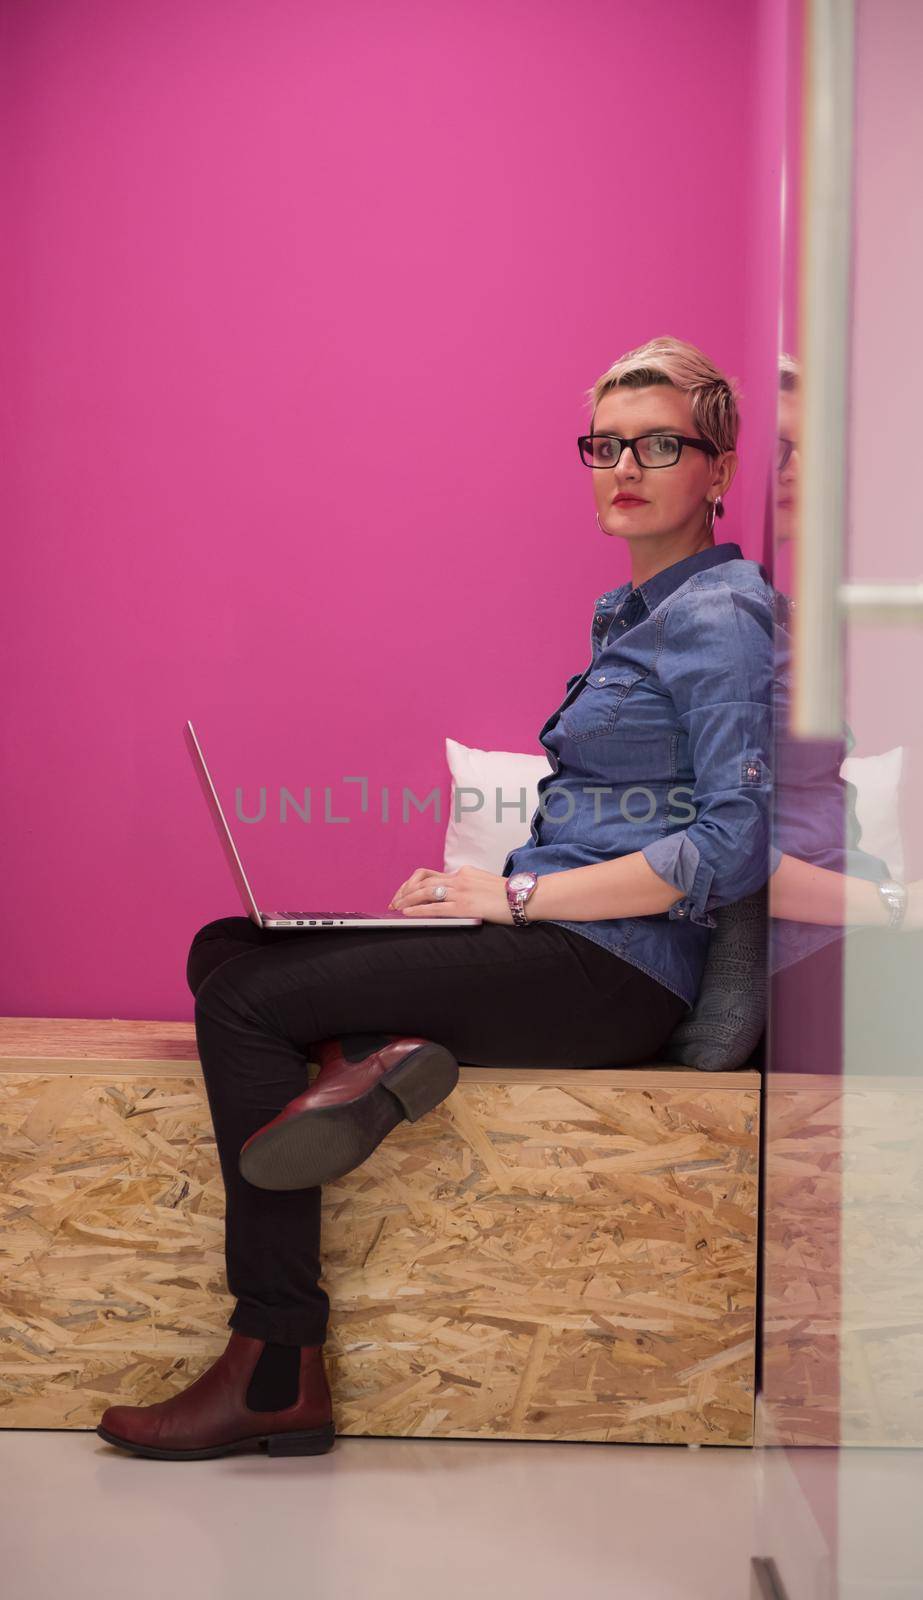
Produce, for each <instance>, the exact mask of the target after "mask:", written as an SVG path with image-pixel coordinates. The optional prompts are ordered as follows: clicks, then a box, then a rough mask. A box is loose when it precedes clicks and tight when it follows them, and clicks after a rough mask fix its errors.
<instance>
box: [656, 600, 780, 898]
mask: <svg viewBox="0 0 923 1600" xmlns="http://www.w3.org/2000/svg"><path fill="white" fill-rule="evenodd" d="M657 673H658V677H659V679H660V682H661V683H662V684H663V686H664V687H665V688H666V690H667V691H668V692H669V694H670V696H671V698H672V700H673V703H674V707H675V710H676V714H677V716H678V718H679V721H680V724H681V726H682V727H683V729H684V731H685V733H686V736H687V738H688V747H689V761H690V764H691V766H692V770H693V772H694V774H695V782H694V787H693V789H692V793H691V795H690V794H689V790H688V788H687V787H681V788H679V789H678V790H677V794H676V800H677V805H679V804H681V805H682V807H683V808H684V809H685V808H687V807H692V808H694V811H695V820H694V821H692V822H690V823H688V824H687V825H686V826H685V827H682V828H676V829H674V830H673V831H672V832H670V833H667V834H664V836H663V837H662V838H660V839H655V840H654V841H653V842H652V843H651V844H649V845H645V846H644V848H643V849H642V851H641V854H642V855H643V856H644V857H645V859H646V861H647V863H648V865H649V866H650V867H651V868H652V869H653V871H654V872H656V873H657V875H658V877H660V878H663V879H664V881H665V882H666V883H669V884H672V886H673V887H674V888H675V889H680V890H682V898H681V899H679V900H676V901H674V903H673V905H672V906H670V907H669V911H668V915H669V917H670V919H671V920H675V919H678V918H688V919H689V920H690V921H692V922H699V923H702V924H704V926H706V927H708V928H714V927H716V926H717V919H716V918H715V916H714V915H713V913H714V912H715V911H716V910H717V909H718V907H719V906H724V905H731V904H732V903H733V902H734V901H737V900H743V899H745V898H746V896H747V895H749V894H753V893H754V892H755V891H756V890H757V889H759V888H760V887H761V886H762V885H763V884H764V883H766V881H767V879H768V877H769V875H770V860H771V858H772V855H773V852H772V846H771V839H770V835H771V829H772V759H773V744H772V738H773V612H772V607H771V604H770V601H769V599H768V596H767V597H764V595H763V594H762V593H761V592H760V591H757V590H736V589H732V588H730V586H728V585H720V586H718V587H707V588H702V589H693V590H692V591H691V592H689V593H688V594H686V595H683V596H682V597H681V598H680V599H679V600H678V601H677V602H676V603H675V604H674V605H672V606H671V607H670V609H669V612H668V614H667V616H666V619H665V621H664V627H663V636H662V642H661V647H660V651H659V653H658V657H657ZM776 866H778V859H776V860H775V861H774V865H773V870H774V869H775V867H776Z"/></svg>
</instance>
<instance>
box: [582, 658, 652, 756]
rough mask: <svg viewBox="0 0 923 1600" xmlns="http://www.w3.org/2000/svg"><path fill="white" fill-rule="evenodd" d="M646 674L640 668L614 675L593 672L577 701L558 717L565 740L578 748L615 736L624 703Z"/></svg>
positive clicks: (605, 672)
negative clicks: (584, 744)
mask: <svg viewBox="0 0 923 1600" xmlns="http://www.w3.org/2000/svg"><path fill="white" fill-rule="evenodd" d="M647 673H648V669H647V668H643V667H638V668H628V669H626V668H624V667H622V668H616V669H615V670H614V671H613V670H609V671H607V670H606V668H605V667H600V668H599V670H598V671H597V670H596V669H595V668H594V669H593V671H592V672H591V673H590V674H589V676H588V678H587V680H586V683H585V684H584V686H583V688H582V689H581V691H580V693H579V694H578V696H577V698H576V700H574V701H573V702H572V703H571V705H569V706H568V707H567V709H566V711H563V712H562V713H561V724H562V726H563V728H564V732H565V733H566V734H567V737H568V738H569V739H573V740H574V742H575V744H580V743H582V742H583V740H585V739H603V738H606V737H607V736H609V735H611V734H613V733H615V731H616V729H617V727H618V726H619V722H620V718H621V717H622V715H623V712H624V707H625V701H626V699H627V698H628V696H629V694H630V693H631V691H632V689H634V688H635V686H636V684H639V683H640V682H641V681H642V680H643V679H644V678H646V677H647Z"/></svg>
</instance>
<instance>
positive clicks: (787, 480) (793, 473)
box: [775, 390, 801, 544]
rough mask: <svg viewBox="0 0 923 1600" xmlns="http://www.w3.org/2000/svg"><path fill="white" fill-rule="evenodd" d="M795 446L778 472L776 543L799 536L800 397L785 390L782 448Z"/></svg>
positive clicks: (782, 396)
mask: <svg viewBox="0 0 923 1600" xmlns="http://www.w3.org/2000/svg"><path fill="white" fill-rule="evenodd" d="M783 440H786V441H787V442H788V443H789V444H792V445H794V449H793V450H792V451H791V452H790V454H789V458H788V461H787V462H786V464H785V466H784V467H783V469H782V471H781V472H779V470H778V468H777V469H776V521H775V534H776V541H777V543H779V544H781V543H782V542H783V541H784V540H786V539H794V538H795V537H796V535H797V532H798V479H799V475H800V465H801V456H800V445H801V397H800V395H798V394H796V393H792V392H791V391H788V390H783V391H782V392H781V393H780V394H779V445H780V453H781V444H782V441H783Z"/></svg>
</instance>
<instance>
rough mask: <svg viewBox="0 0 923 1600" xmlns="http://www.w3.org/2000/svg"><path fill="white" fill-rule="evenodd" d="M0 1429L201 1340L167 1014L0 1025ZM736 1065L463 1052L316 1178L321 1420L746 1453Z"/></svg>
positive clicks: (182, 1030) (393, 1432)
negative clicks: (499, 1061)
mask: <svg viewBox="0 0 923 1600" xmlns="http://www.w3.org/2000/svg"><path fill="white" fill-rule="evenodd" d="M0 1087H2V1118H0V1139H2V1149H3V1162H4V1179H3V1185H2V1194H0V1205H2V1211H3V1215H2V1231H0V1237H2V1245H0V1248H2V1252H3V1263H2V1288H0V1310H2V1316H0V1361H2V1381H0V1426H3V1427H7V1428H94V1427H95V1426H96V1423H97V1422H98V1420H99V1416H100V1414H101V1412H102V1411H103V1410H104V1409H105V1407H106V1406H108V1405H110V1404H113V1403H114V1402H115V1401H117V1400H125V1401H128V1402H130V1403H135V1404H150V1403H151V1402H152V1401H154V1400H157V1399H163V1398H165V1397H166V1396H168V1395H170V1394H173V1393H175V1392H177V1391H178V1390H180V1389H183V1388H185V1387H186V1385H187V1384H188V1383H189V1382H190V1381H191V1380H192V1378H193V1377H195V1376H196V1375H197V1374H198V1373H199V1372H200V1371H202V1370H203V1369H204V1368H205V1367H206V1366H207V1365H209V1363H210V1362H211V1361H213V1360H214V1359H215V1357H216V1356H217V1355H218V1354H219V1353H220V1351H221V1350H222V1349H223V1348H224V1345H225V1343H226V1341H227V1338H228V1331H227V1326H226V1324H227V1318H228V1316H229V1314H230V1310H231V1305H232V1301H231V1299H230V1297H229V1295H228V1293H227V1286H226V1281H225V1276H224V1190H223V1187H222V1183H221V1177H220V1172H219V1169H218V1161H217V1152H216V1149H215V1143H214V1138H213V1132H212V1125H211V1121H210V1118H209V1113H208V1106H207V1100H206V1096H205V1087H204V1083H203V1080H202V1075H201V1069H200V1067H199V1064H198V1058H197V1055H196V1048H195V1036H194V1029H193V1026H192V1024H191V1023H161V1022H120V1021H118V1020H112V1021H111V1022H98V1021H95V1022H88V1021H74V1020H70V1019H60V1020H51V1021H48V1020H42V1019H37V1018H7V1019H3V1020H0ZM759 1088H760V1083H759V1074H758V1073H757V1072H754V1071H749V1070H745V1071H738V1072H729V1073H704V1072H702V1073H700V1072H695V1071H691V1070H689V1069H686V1068H681V1067H671V1066H669V1065H667V1064H658V1065H657V1066H656V1067H637V1068H633V1069H630V1070H618V1069H613V1070H605V1071H586V1070H566V1069H562V1070H561V1071H555V1072H550V1071H530V1070H523V1069H515V1070H513V1069H511V1070H493V1069H486V1068H480V1067H467V1066H463V1067H462V1071H461V1081H460V1082H459V1084H458V1087H457V1088H456V1089H455V1091H454V1093H453V1094H452V1095H451V1096H450V1097H449V1099H448V1100H447V1101H445V1102H444V1103H443V1105H441V1106H440V1107H438V1108H437V1109H436V1111H434V1112H432V1113H431V1114H430V1115H429V1116H427V1117H424V1118H423V1119H422V1120H421V1121H420V1122H418V1123H414V1124H409V1123H402V1124H401V1125H400V1127H399V1128H397V1129H396V1130H395V1131H394V1133H393V1134H391V1135H390V1136H389V1137H388V1139H386V1140H385V1141H384V1143H383V1144H382V1145H381V1146H380V1147H379V1148H378V1150H376V1151H375V1152H374V1154H373V1156H372V1157H371V1158H370V1159H369V1160H368V1161H367V1162H366V1163H365V1164H364V1165H363V1166H362V1167H361V1168H359V1169H358V1170H357V1171H355V1172H353V1173H350V1174H349V1175H348V1176H347V1177H346V1178H344V1179H341V1180H340V1181H339V1182H337V1183H333V1184H330V1185H329V1186H327V1187H326V1188H325V1190H324V1210H323V1252H324V1262H325V1267H324V1284H325V1287H326V1289H327V1291H328V1293H329V1295H330V1300H331V1326H330V1335H329V1343H328V1346H327V1353H328V1356H329V1370H330V1376H331V1384H332V1387H333V1392H334V1407H335V1416H336V1421H337V1426H338V1429H339V1431H340V1432H341V1433H344V1434H362V1435H378V1436H381V1435H385V1436H408V1435H413V1436H418V1437H433V1436H439V1437H455V1438H501V1439H562V1440H564V1439H566V1440H611V1441H616V1440H618V1441H634V1442H644V1443H658V1442H662V1443H701V1444H722V1445H727V1444H736V1445H748V1444H750V1443H751V1442H752V1425H753V1375H754V1333H755V1302H756V1228H757V1178H758V1173H757V1161H758V1144H759V1109H760V1093H759Z"/></svg>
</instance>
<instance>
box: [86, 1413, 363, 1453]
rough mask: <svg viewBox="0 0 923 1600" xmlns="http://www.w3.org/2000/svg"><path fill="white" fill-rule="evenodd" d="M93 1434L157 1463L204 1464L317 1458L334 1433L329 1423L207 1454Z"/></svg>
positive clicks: (260, 1437) (259, 1436) (257, 1438)
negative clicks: (258, 1455) (252, 1454)
mask: <svg viewBox="0 0 923 1600" xmlns="http://www.w3.org/2000/svg"><path fill="white" fill-rule="evenodd" d="M96 1432H97V1433H98V1434H99V1437H100V1438H101V1439H105V1441H106V1443H107V1444H114V1445H118V1447H119V1448H120V1449H121V1450H130V1451H131V1452H132V1454H133V1455H136V1456H151V1457H153V1458H155V1459H156V1460H158V1461H208V1460H211V1459H212V1458H213V1457H215V1456H229V1455H234V1454H236V1453H238V1452H240V1451H243V1450H253V1449H254V1447H256V1449H257V1450H261V1451H265V1453H266V1454H267V1455H270V1456H320V1455H323V1454H324V1453H325V1452H326V1451H327V1450H330V1449H331V1448H332V1446H333V1441H334V1439H335V1438H336V1429H335V1427H334V1425H333V1423H332V1422H330V1423H328V1424H327V1425H326V1426H325V1427H323V1428H309V1429H308V1430H307V1431H306V1432H303V1433H257V1434H253V1435H251V1437H250V1438H249V1439H234V1440H232V1441H231V1443H230V1444H220V1445H212V1446H211V1448H210V1449H207V1450H158V1448H157V1447H156V1445H152V1444H136V1443H135V1442H134V1441H133V1440H131V1439H120V1438H119V1437H118V1435H117V1434H114V1433H110V1432H109V1431H108V1429H107V1428H103V1427H98V1428H97V1429H96Z"/></svg>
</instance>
